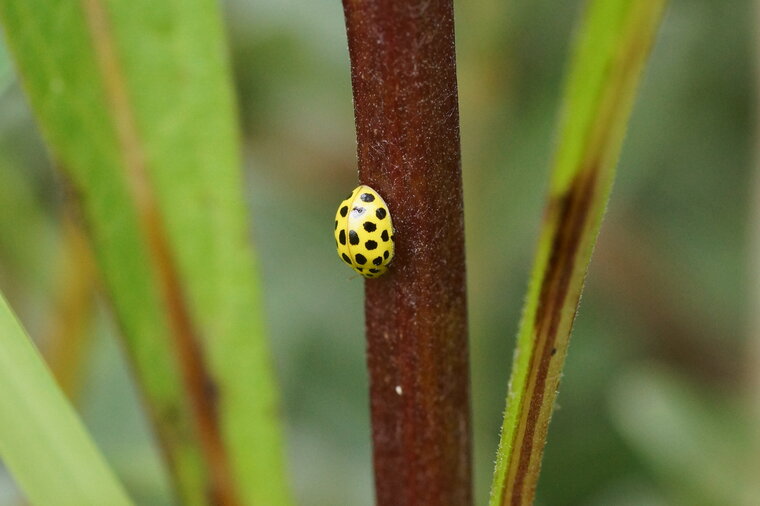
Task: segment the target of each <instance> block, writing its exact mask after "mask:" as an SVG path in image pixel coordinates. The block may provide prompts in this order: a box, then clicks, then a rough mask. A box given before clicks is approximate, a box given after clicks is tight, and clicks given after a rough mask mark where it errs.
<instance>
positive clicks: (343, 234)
mask: <svg viewBox="0 0 760 506" xmlns="http://www.w3.org/2000/svg"><path fill="white" fill-rule="evenodd" d="M338 240H339V241H340V243H341V244H342V245H344V246H345V245H346V231H345V230H341V231H340V234H338Z"/></svg>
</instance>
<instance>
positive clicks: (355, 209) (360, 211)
mask: <svg viewBox="0 0 760 506" xmlns="http://www.w3.org/2000/svg"><path fill="white" fill-rule="evenodd" d="M354 211H356V214H358V215H359V216H361V215H362V214H364V211H366V209H364V208H363V207H354Z"/></svg>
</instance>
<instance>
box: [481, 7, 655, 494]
mask: <svg viewBox="0 0 760 506" xmlns="http://www.w3.org/2000/svg"><path fill="white" fill-rule="evenodd" d="M664 6H665V1H664V0H646V1H642V2H634V1H631V0H614V1H606V0H590V1H589V2H588V3H587V6H586V12H585V14H584V16H585V19H584V22H583V24H582V26H581V29H580V31H579V33H578V34H577V41H576V49H575V54H574V57H573V59H572V61H571V64H570V68H569V74H568V78H567V82H566V86H565V91H564V96H563V104H564V105H563V111H562V115H561V119H560V128H559V142H558V148H557V151H556V153H555V158H554V164H553V168H552V176H551V178H552V179H551V184H550V188H549V196H548V197H549V198H548V204H547V207H546V211H545V215H544V220H543V223H542V228H541V232H540V236H539V242H538V248H537V252H536V255H535V260H534V267H533V271H532V274H531V282H530V287H529V291H528V295H527V298H526V302H525V306H524V312H523V317H522V321H521V324H520V330H519V334H518V342H517V349H516V352H515V357H514V364H513V370H512V376H511V378H510V386H509V393H508V396H507V409H506V412H505V414H504V424H503V427H502V433H501V439H500V442H499V449H498V452H497V461H496V468H495V473H494V479H493V483H492V487H491V500H490V504H491V505H492V506H497V505H505V504H531V503H532V501H533V498H534V496H535V489H536V484H537V482H538V475H539V471H540V466H541V458H542V455H543V448H544V444H545V440H546V433H547V429H548V424H549V420H550V418H551V414H552V410H553V406H554V399H555V397H556V391H557V388H558V387H559V380H560V377H561V374H562V367H563V365H564V359H565V356H566V353H567V346H568V342H569V336H570V332H571V329H572V324H573V321H574V318H575V314H576V311H577V307H578V303H579V301H580V295H581V291H582V289H583V283H584V279H585V275H586V271H587V268H588V263H589V260H590V258H591V252H592V249H593V246H594V243H595V241H596V237H597V234H598V231H599V227H600V225H601V221H602V218H603V215H604V211H605V209H606V206H607V202H608V198H609V193H610V190H611V186H612V181H613V179H614V169H615V165H616V163H617V159H618V156H619V153H620V148H621V145H622V141H623V137H624V135H625V129H626V125H627V121H628V117H629V115H630V110H631V107H632V104H633V100H634V97H635V92H636V88H637V86H638V82H639V77H640V74H641V70H642V68H643V66H644V63H645V61H646V58H647V56H648V54H649V49H650V47H651V44H652V41H653V39H654V36H655V34H656V31H657V27H658V26H659V22H660V19H661V16H662V13H663V10H664Z"/></svg>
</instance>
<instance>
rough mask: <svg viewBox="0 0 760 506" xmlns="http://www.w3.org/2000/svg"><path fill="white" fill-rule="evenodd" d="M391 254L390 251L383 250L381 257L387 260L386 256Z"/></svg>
mask: <svg viewBox="0 0 760 506" xmlns="http://www.w3.org/2000/svg"><path fill="white" fill-rule="evenodd" d="M389 256H391V254H390V252H389V251H388V250H385V253H383V258H385V259H386V260H388V257H389Z"/></svg>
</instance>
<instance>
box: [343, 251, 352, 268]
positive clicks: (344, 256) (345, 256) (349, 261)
mask: <svg viewBox="0 0 760 506" xmlns="http://www.w3.org/2000/svg"><path fill="white" fill-rule="evenodd" d="M341 256H342V257H343V260H344V261H345V262H346V263H347V264H349V265H351V259H350V258H348V255H346V254H345V253H343V254H342V255H341Z"/></svg>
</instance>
